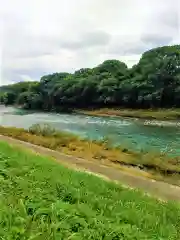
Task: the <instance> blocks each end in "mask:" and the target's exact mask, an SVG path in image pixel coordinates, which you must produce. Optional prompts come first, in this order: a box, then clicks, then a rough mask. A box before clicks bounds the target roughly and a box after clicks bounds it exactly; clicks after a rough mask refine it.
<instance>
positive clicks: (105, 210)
mask: <svg viewBox="0 0 180 240" xmlns="http://www.w3.org/2000/svg"><path fill="white" fill-rule="evenodd" d="M0 149H1V154H0V169H1V171H0V180H1V188H0V189H1V198H0V207H1V211H0V238H1V239H4V240H6V239H7V240H11V239H36V240H41V239H43V240H44V239H49V240H50V239H74V240H75V239H78V240H81V239H104V240H106V239H107V240H108V239H114V240H115V239H125V240H128V239H129V240H130V239H131V240H132V239H138V240H141V239H142V240H145V239H147V240H148V239H149V240H152V239H172V240H173V239H174V240H175V239H180V232H179V223H180V208H179V206H178V204H177V205H175V204H172V203H165V202H159V201H158V200H155V199H152V198H150V197H148V196H143V194H141V193H140V192H138V191H134V190H128V189H125V188H123V187H121V186H118V185H116V184H113V183H110V182H106V181H103V180H101V179H100V178H98V177H95V176H91V175H89V174H85V173H80V172H75V171H72V170H68V169H66V168H64V167H63V166H61V165H59V164H58V163H56V162H54V161H51V160H50V159H47V158H45V157H41V156H38V155H35V154H33V153H30V152H26V151H23V150H20V149H18V148H15V147H10V146H9V145H8V144H6V143H3V142H0Z"/></svg>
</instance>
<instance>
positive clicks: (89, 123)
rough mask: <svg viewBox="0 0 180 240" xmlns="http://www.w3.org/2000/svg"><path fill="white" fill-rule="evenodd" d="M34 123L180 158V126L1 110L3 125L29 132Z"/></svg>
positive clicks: (175, 124) (176, 124)
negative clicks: (24, 129)
mask: <svg viewBox="0 0 180 240" xmlns="http://www.w3.org/2000/svg"><path fill="white" fill-rule="evenodd" d="M35 123H40V124H41V123H46V124H51V125H52V126H54V127H55V128H57V129H59V130H62V131H67V132H71V133H74V134H77V135H79V136H80V137H82V138H88V139H98V140H101V139H103V138H107V137H108V138H109V139H110V141H111V142H112V143H113V144H115V145H121V146H123V147H126V148H129V149H132V150H138V151H141V150H145V151H149V150H151V151H155V152H156V151H158V152H159V151H161V152H168V153H169V154H173V155H176V156H180V147H179V146H180V124H179V123H178V122H153V121H151V122H150V124H145V123H149V122H147V121H144V120H139V119H125V118H115V117H93V116H86V115H77V114H76V115H75V114H56V113H42V112H30V111H23V110H20V109H16V108H13V107H4V106H0V125H2V126H15V127H21V128H29V127H30V126H31V125H32V124H35Z"/></svg>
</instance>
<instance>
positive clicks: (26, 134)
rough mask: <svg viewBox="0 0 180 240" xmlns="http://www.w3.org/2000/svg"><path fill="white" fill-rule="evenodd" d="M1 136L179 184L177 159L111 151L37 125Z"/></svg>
mask: <svg viewBox="0 0 180 240" xmlns="http://www.w3.org/2000/svg"><path fill="white" fill-rule="evenodd" d="M0 134H2V135H6V136H10V137H13V138H16V139H19V140H23V141H26V142H30V143H33V144H36V145H39V146H43V147H47V148H50V149H53V150H57V151H60V152H62V153H65V154H69V155H73V156H77V157H81V158H86V159H87V160H91V161H95V160H96V161H99V162H100V163H107V162H108V163H113V164H115V165H116V166H121V165H125V166H129V167H135V168H139V169H142V170H146V171H150V172H151V173H152V174H154V175H156V174H160V175H162V176H164V177H169V176H170V177H172V176H173V177H174V176H176V177H177V179H178V180H177V184H179V182H178V181H179V176H180V164H179V163H180V158H179V157H174V158H173V157H168V156H166V155H165V154H158V153H145V152H142V153H138V152H133V151H130V150H128V149H126V148H124V149H123V148H120V147H116V148H115V147H110V146H109V144H108V142H106V141H104V142H97V141H87V140H82V139H80V138H79V137H76V136H74V135H71V134H67V133H63V132H59V131H58V132H57V131H56V130H54V129H53V128H51V127H50V126H48V125H44V126H40V125H34V126H32V127H31V128H30V129H29V130H25V129H18V128H9V127H8V128H7V127H2V126H1V127H0Z"/></svg>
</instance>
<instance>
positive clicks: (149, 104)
mask: <svg viewBox="0 0 180 240" xmlns="http://www.w3.org/2000/svg"><path fill="white" fill-rule="evenodd" d="M0 103H1V104H5V105H9V104H17V105H20V106H22V107H24V108H26V109H41V110H47V111H51V110H55V111H67V110H70V109H73V108H76V109H77V108H101V107H125V108H169V107H180V45H174V46H164V47H159V48H155V49H151V50H149V51H146V52H145V53H143V54H142V56H141V58H140V60H139V62H138V63H137V64H136V65H134V66H133V67H132V68H128V67H127V65H126V64H125V63H123V62H121V61H119V60H106V61H104V62H103V63H102V64H100V65H98V66H96V67H94V68H82V69H80V70H78V71H75V72H74V73H73V74H71V73H67V72H60V73H53V74H49V75H45V76H43V77H41V79H40V81H39V82H18V83H15V84H12V85H7V86H2V87H1V88H0Z"/></svg>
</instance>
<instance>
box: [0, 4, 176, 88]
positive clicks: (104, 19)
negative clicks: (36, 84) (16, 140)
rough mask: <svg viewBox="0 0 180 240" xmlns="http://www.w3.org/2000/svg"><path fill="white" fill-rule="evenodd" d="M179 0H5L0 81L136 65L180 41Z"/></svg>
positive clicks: (0, 25) (0, 11) (1, 19)
mask: <svg viewBox="0 0 180 240" xmlns="http://www.w3.org/2000/svg"><path fill="white" fill-rule="evenodd" d="M178 2H179V0H6V1H3V0H0V6H1V8H0V54H1V58H0V66H1V68H0V73H1V77H0V84H1V85H4V84H7V83H12V82H17V81H25V80H39V79H40V77H41V76H42V75H44V74H47V73H52V72H59V71H68V72H73V71H74V70H76V69H78V68H82V67H93V66H95V65H97V64H99V63H101V62H102V61H104V60H106V59H119V60H122V61H124V62H126V63H127V64H128V66H132V65H133V64H135V63H136V62H137V61H138V60H139V57H140V55H141V54H142V53H143V52H144V51H145V50H147V49H150V48H152V47H157V46H161V45H167V44H168V45H169V44H174V43H180V17H179V16H180V3H178Z"/></svg>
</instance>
